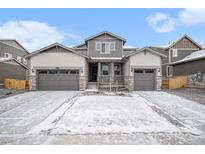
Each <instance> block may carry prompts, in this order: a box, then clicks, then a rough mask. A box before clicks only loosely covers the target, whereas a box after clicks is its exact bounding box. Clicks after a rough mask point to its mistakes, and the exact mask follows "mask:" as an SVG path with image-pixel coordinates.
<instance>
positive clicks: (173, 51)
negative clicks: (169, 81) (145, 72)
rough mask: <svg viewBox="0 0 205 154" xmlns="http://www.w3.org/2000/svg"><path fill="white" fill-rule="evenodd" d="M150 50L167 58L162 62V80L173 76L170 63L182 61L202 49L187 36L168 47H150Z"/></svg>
mask: <svg viewBox="0 0 205 154" xmlns="http://www.w3.org/2000/svg"><path fill="white" fill-rule="evenodd" d="M150 48H152V49H154V50H156V51H158V52H159V53H162V54H165V55H166V56H167V58H165V59H163V60H162V75H163V77H164V78H166V77H172V76H173V74H175V73H174V72H173V65H171V64H172V63H175V62H177V61H179V60H182V59H183V58H185V57H187V56H188V55H190V54H192V53H193V52H195V51H198V50H201V49H202V47H201V46H200V45H199V44H198V43H197V42H195V41H194V40H193V39H191V38H190V37H189V36H187V35H183V36H182V37H180V38H178V39H176V40H175V41H172V42H170V43H169V44H168V45H162V46H150ZM182 71H183V70H182Z"/></svg>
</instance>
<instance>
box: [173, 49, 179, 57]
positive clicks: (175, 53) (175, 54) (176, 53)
mask: <svg viewBox="0 0 205 154" xmlns="http://www.w3.org/2000/svg"><path fill="white" fill-rule="evenodd" d="M177 56H178V51H177V49H173V50H172V57H177Z"/></svg>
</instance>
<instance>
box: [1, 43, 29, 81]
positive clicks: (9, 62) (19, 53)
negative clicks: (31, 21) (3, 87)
mask: <svg viewBox="0 0 205 154" xmlns="http://www.w3.org/2000/svg"><path fill="white" fill-rule="evenodd" d="M27 54H28V51H27V50H26V49H25V48H24V47H23V46H22V45H21V44H20V43H19V42H18V41H17V40H15V39H0V84H3V80H4V78H15V79H22V80H25V79H26V72H27V66H28V62H27V60H26V59H25V58H24V56H25V55H27Z"/></svg>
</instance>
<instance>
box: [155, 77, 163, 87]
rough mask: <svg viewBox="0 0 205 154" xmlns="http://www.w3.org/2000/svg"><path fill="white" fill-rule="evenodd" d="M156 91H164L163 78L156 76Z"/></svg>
mask: <svg viewBox="0 0 205 154" xmlns="http://www.w3.org/2000/svg"><path fill="white" fill-rule="evenodd" d="M156 90H162V76H156Z"/></svg>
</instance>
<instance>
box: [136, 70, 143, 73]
mask: <svg viewBox="0 0 205 154" xmlns="http://www.w3.org/2000/svg"><path fill="white" fill-rule="evenodd" d="M135 73H143V70H135Z"/></svg>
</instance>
